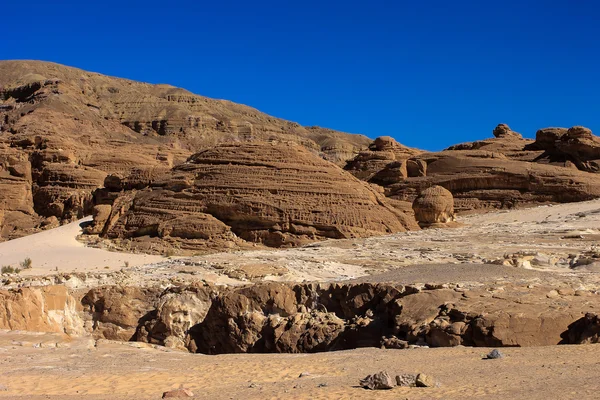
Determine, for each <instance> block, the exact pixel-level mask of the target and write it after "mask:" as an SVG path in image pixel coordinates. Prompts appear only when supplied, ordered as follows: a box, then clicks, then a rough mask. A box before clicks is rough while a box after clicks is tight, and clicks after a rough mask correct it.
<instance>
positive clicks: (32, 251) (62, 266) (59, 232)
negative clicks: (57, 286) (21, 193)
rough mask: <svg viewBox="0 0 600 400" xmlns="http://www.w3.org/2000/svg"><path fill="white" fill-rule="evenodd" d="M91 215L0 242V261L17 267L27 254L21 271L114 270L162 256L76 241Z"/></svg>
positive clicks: (32, 273)
mask: <svg viewBox="0 0 600 400" xmlns="http://www.w3.org/2000/svg"><path fill="white" fill-rule="evenodd" d="M90 220H91V217H87V218H84V219H81V220H79V221H77V222H73V223H70V224H67V225H63V226H61V227H59V228H55V229H51V230H48V231H44V232H40V233H37V234H35V235H30V236H26V237H23V238H20V239H14V240H10V241H8V242H3V243H0V265H11V266H14V267H18V266H19V263H20V262H22V261H23V260H24V259H25V258H31V261H32V268H31V269H28V270H25V271H22V272H21V275H44V274H49V273H53V272H55V271H59V272H72V271H77V272H84V271H93V270H100V269H101V270H116V269H120V268H121V267H123V266H124V264H125V262H126V261H127V262H129V265H130V266H136V265H142V264H147V263H152V262H157V261H161V260H164V259H165V258H164V257H162V256H156V255H146V254H131V253H117V252H111V251H108V250H103V249H96V248H91V247H86V246H85V245H84V244H83V243H80V242H78V241H77V239H76V237H77V235H79V234H80V233H81V226H80V225H81V224H82V223H85V222H87V221H90ZM106 267H108V268H106Z"/></svg>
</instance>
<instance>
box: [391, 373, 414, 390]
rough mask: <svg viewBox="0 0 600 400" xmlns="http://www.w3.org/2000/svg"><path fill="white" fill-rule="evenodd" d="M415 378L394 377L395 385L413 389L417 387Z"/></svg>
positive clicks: (408, 375) (404, 375) (409, 375)
mask: <svg viewBox="0 0 600 400" xmlns="http://www.w3.org/2000/svg"><path fill="white" fill-rule="evenodd" d="M416 382H417V376H416V375H415V374H402V375H396V385H398V386H403V387H415V386H416V385H417V383H416Z"/></svg>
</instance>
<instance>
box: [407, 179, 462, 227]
mask: <svg viewBox="0 0 600 400" xmlns="http://www.w3.org/2000/svg"><path fill="white" fill-rule="evenodd" d="M412 208H413V211H414V212H415V219H416V220H417V221H418V222H419V225H421V226H429V225H433V224H438V223H440V224H445V223H447V222H451V221H454V219H455V218H454V198H453V197H452V193H450V191H449V190H446V189H444V188H443V187H441V186H432V187H430V188H427V189H425V190H423V191H422V192H421V193H420V194H419V196H418V197H417V198H416V199H415V201H414V202H413V204H412Z"/></svg>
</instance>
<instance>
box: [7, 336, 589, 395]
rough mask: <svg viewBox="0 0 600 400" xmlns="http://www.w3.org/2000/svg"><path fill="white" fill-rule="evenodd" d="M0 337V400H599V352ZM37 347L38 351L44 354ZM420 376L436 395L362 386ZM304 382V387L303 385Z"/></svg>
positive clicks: (574, 348) (426, 391) (424, 390)
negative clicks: (168, 398)
mask: <svg viewBox="0 0 600 400" xmlns="http://www.w3.org/2000/svg"><path fill="white" fill-rule="evenodd" d="M57 341H58V342H59V343H60V342H61V339H60V338H57V337H56V336H52V335H48V334H46V335H34V334H26V333H14V332H13V333H6V332H5V333H2V334H1V335H0V353H1V354H2V358H1V361H0V385H2V386H1V387H2V388H3V389H2V391H0V398H2V399H76V398H86V399H159V398H160V397H161V395H162V393H163V392H165V391H168V390H172V389H177V388H180V387H184V388H187V389H190V390H191V391H192V392H193V393H194V395H195V398H202V399H241V398H245V399H359V398H360V399H375V398H377V399H476V398H477V399H480V398H483V399H595V398H597V392H598V390H600V382H599V381H598V379H597V368H598V357H599V356H600V346H598V345H589V346H549V347H528V348H503V349H501V351H502V353H503V354H504V355H505V357H504V358H502V359H497V360H483V359H482V358H483V356H484V355H485V354H487V353H488V352H489V351H490V349H487V348H466V347H454V348H437V349H413V350H380V349H357V350H350V351H341V352H331V353H318V354H277V355H266V354H242V355H235V354H228V355H220V356H205V355H198V354H188V353H183V352H174V351H165V350H164V349H160V348H159V349H155V348H151V347H146V346H143V345H140V344H137V343H132V344H122V343H115V342H109V341H100V342H98V343H97V344H96V345H95V346H94V344H93V342H90V340H89V339H86V340H75V341H72V342H69V343H63V344H62V345H61V347H58V348H57V347H53V346H55V345H56V342H57ZM40 344H41V345H40ZM380 370H386V371H388V372H389V373H390V374H394V375H395V374H400V373H416V372H423V373H426V374H428V375H431V376H433V377H434V378H435V379H436V380H437V381H438V382H439V384H440V386H439V387H437V388H436V387H434V388H401V387H397V388H394V389H392V390H379V391H369V390H366V389H362V388H360V387H359V386H358V381H359V379H360V378H363V377H365V376H366V375H368V374H371V373H375V372H378V371H380ZM302 373H304V375H306V376H303V377H299V375H300V374H302Z"/></svg>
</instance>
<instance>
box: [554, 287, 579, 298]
mask: <svg viewBox="0 0 600 400" xmlns="http://www.w3.org/2000/svg"><path fill="white" fill-rule="evenodd" d="M558 294H560V295H561V296H573V295H574V294H575V290H573V289H572V288H569V287H567V288H560V289H558Z"/></svg>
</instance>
